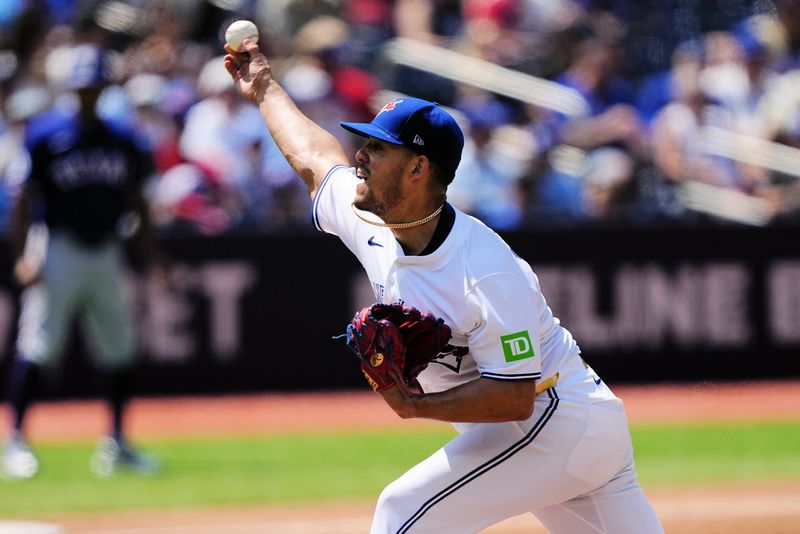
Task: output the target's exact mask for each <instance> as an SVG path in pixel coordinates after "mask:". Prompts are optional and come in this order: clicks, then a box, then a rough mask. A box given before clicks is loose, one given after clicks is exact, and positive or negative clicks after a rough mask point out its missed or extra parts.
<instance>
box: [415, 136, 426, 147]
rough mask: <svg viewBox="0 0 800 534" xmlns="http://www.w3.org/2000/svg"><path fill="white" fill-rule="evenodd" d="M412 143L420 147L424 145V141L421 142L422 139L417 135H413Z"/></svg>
mask: <svg viewBox="0 0 800 534" xmlns="http://www.w3.org/2000/svg"><path fill="white" fill-rule="evenodd" d="M413 143H414V144H415V145H420V146H422V145H424V144H425V141H423V140H422V138H421V137H420V136H418V135H415V136H414V141H413Z"/></svg>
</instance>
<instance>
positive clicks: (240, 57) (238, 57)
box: [222, 43, 257, 63]
mask: <svg viewBox="0 0 800 534" xmlns="http://www.w3.org/2000/svg"><path fill="white" fill-rule="evenodd" d="M222 48H223V49H224V50H225V52H227V53H228V55H231V56H233V57H234V58H236V60H237V61H239V63H244V62H245V61H247V60H248V59H250V54H248V53H247V52H246V51H244V49H242V51H241V52H237V51H236V50H234V49H233V48H231V45H229V44H228V43H225V45H224V46H223V47H222ZM256 48H257V47H256Z"/></svg>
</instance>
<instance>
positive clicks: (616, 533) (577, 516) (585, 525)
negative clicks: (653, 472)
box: [534, 464, 664, 534]
mask: <svg viewBox="0 0 800 534" xmlns="http://www.w3.org/2000/svg"><path fill="white" fill-rule="evenodd" d="M534 515H535V516H536V517H537V519H539V521H540V522H541V523H542V524H543V525H544V526H545V527H546V528H547V530H548V531H549V532H550V533H551V534H662V533H663V532H664V530H663V529H662V527H661V523H660V521H659V519H658V516H657V515H656V513H655V510H653V507H652V505H651V504H650V502H649V501H648V500H647V497H646V496H645V494H644V492H643V491H642V488H641V487H640V486H639V484H638V482H637V481H636V473H635V472H634V469H633V464H631V465H630V466H629V467H628V468H626V469H625V470H624V471H623V472H622V473H620V475H619V476H618V477H616V478H615V479H614V480H612V481H611V482H609V483H608V484H607V485H606V486H604V487H603V488H601V489H600V490H597V491H594V492H591V493H590V494H588V495H585V496H581V497H578V498H575V499H572V500H570V501H567V502H564V503H561V504H557V505H553V506H549V507H544V508H540V509H538V510H535V511H534Z"/></svg>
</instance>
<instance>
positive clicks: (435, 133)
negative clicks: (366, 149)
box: [341, 97, 464, 172]
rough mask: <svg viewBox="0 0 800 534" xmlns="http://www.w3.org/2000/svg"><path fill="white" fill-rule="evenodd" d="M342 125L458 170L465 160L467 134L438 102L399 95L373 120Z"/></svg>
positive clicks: (452, 169)
mask: <svg viewBox="0 0 800 534" xmlns="http://www.w3.org/2000/svg"><path fill="white" fill-rule="evenodd" d="M341 125H342V128H344V129H345V130H348V131H350V132H352V133H354V134H356V135H360V136H361V137H374V138H376V139H380V140H381V141H386V142H387V143H392V144H395V145H402V146H404V147H406V148H408V149H409V150H412V151H413V152H416V153H417V154H420V155H422V156H427V157H428V159H430V160H431V161H432V162H434V163H436V164H437V165H439V166H440V167H442V168H444V169H447V170H449V171H453V172H455V170H456V168H457V167H458V164H459V162H460V161H461V150H462V149H463V148H464V134H463V133H462V132H461V128H460V127H459V126H458V124H457V123H456V121H455V119H453V117H452V115H450V114H449V113H448V112H446V111H445V110H443V109H442V108H441V107H439V104H437V103H435V102H428V101H427V100H422V99H420V98H412V97H403V98H396V99H394V100H392V101H391V102H389V103H388V104H386V105H385V106H383V109H381V110H380V111H379V112H378V114H377V115H375V118H374V119H372V122H342V123H341Z"/></svg>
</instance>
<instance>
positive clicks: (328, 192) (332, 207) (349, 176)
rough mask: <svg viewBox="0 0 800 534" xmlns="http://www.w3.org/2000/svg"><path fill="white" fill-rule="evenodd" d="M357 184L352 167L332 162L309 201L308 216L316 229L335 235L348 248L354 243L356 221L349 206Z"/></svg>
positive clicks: (351, 248)
mask: <svg viewBox="0 0 800 534" xmlns="http://www.w3.org/2000/svg"><path fill="white" fill-rule="evenodd" d="M357 184H358V178H356V174H355V169H353V168H352V167H347V166H345V165H335V166H334V167H332V168H331V170H329V171H328V174H326V175H325V178H324V179H323V180H322V183H321V184H320V186H319V189H318V190H317V194H316V195H315V196H314V201H313V202H312V203H311V217H312V219H313V222H314V226H315V227H316V229H317V230H319V231H320V232H325V233H328V234H333V235H335V236H338V237H339V239H341V240H342V242H343V243H344V244H345V245H346V246H347V247H348V248H349V249H350V250H353V247H354V245H355V243H354V238H353V235H354V233H355V227H356V224H357V223H358V219H357V218H356V216H355V215H354V214H353V210H352V209H351V207H350V204H351V203H352V202H353V198H355V194H356V185H357Z"/></svg>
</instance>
